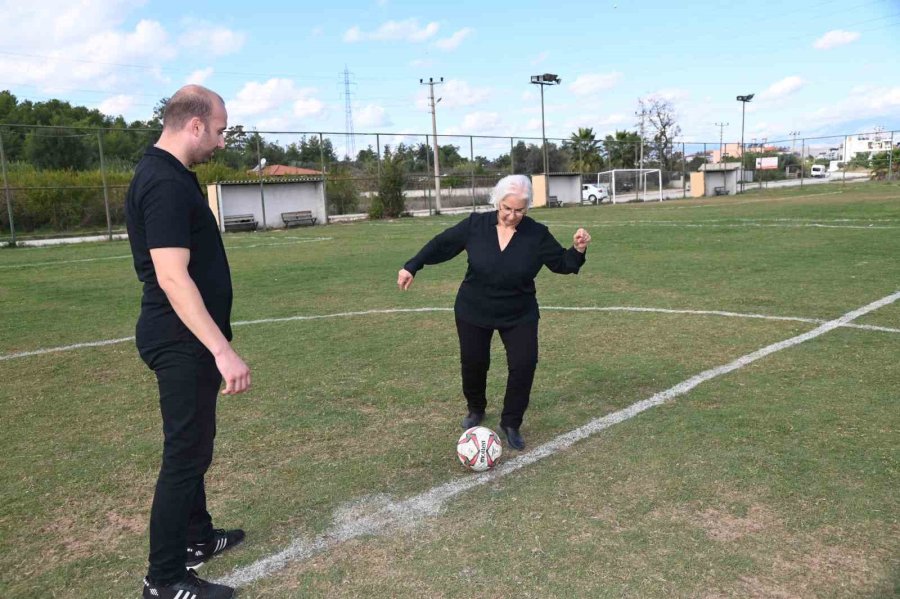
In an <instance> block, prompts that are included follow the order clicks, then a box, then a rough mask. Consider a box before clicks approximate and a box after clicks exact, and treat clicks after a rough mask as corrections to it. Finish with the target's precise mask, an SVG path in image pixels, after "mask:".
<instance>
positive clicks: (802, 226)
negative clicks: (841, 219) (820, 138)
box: [545, 221, 900, 230]
mask: <svg viewBox="0 0 900 599" xmlns="http://www.w3.org/2000/svg"><path fill="white" fill-rule="evenodd" d="M545 224H546V225H547V226H548V227H573V226H579V227H684V228H710V229H714V228H731V229H736V228H759V229H763V228H775V229H809V228H811V229H816V228H818V229H866V230H875V229H900V225H839V224H826V223H762V222H758V223H754V222H742V223H691V222H683V223H671V222H663V221H656V222H654V221H647V222H634V221H630V222H629V221H623V222H600V223H591V222H581V223H574V222H573V223H563V222H549V223H545Z"/></svg>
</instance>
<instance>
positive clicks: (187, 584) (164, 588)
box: [144, 569, 234, 599]
mask: <svg viewBox="0 0 900 599" xmlns="http://www.w3.org/2000/svg"><path fill="white" fill-rule="evenodd" d="M232 597H234V589H233V588H231V587H227V586H225V585H224V584H215V583H214V582H207V581H205V580H203V579H202V578H198V577H197V573H196V572H194V571H193V570H190V569H189V570H188V571H187V577H186V578H185V579H184V580H182V581H181V582H176V583H174V584H167V585H158V584H153V583H152V582H150V581H149V580H147V579H146V578H145V579H144V599H231V598H232Z"/></svg>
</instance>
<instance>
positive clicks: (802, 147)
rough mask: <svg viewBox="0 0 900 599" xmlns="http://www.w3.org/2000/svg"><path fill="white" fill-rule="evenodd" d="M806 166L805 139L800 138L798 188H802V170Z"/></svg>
mask: <svg viewBox="0 0 900 599" xmlns="http://www.w3.org/2000/svg"><path fill="white" fill-rule="evenodd" d="M805 166H806V139H801V140H800V189H803V171H804V167H805Z"/></svg>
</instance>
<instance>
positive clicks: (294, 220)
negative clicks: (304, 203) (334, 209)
mask: <svg viewBox="0 0 900 599" xmlns="http://www.w3.org/2000/svg"><path fill="white" fill-rule="evenodd" d="M281 220H282V221H283V222H284V226H285V227H288V228H290V227H308V226H312V225H314V224H316V217H315V216H313V215H312V211H310V210H299V211H297V212H282V213H281Z"/></svg>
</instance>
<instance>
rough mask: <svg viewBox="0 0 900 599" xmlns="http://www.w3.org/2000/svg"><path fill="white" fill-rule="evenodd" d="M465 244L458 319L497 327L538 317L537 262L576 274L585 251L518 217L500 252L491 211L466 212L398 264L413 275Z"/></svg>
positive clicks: (457, 309) (447, 258) (456, 252)
mask: <svg viewBox="0 0 900 599" xmlns="http://www.w3.org/2000/svg"><path fill="white" fill-rule="evenodd" d="M463 250H466V253H467V254H468V257H469V268H468V270H466V276H465V278H464V279H463V282H462V284H461V285H460V286H459V292H458V293H457V294H456V305H455V312H456V315H457V317H459V318H460V319H461V320H464V321H466V322H469V323H471V324H475V325H478V326H483V327H491V328H503V327H509V326H513V325H517V324H521V323H524V322H532V321H535V320H537V319H538V318H540V313H539V312H538V303H537V298H536V297H535V286H534V278H535V277H536V276H537V274H538V271H540V270H541V267H542V266H546V267H547V268H549V269H550V270H551V271H553V272H555V273H559V274H577V273H578V270H579V269H580V268H581V266H582V265H583V264H584V262H585V255H584V254H582V253H581V252H579V251H578V250H576V249H575V248H574V247H571V248H569V249H564V248H563V247H562V246H561V245H560V244H559V242H558V241H556V238H555V237H553V235H552V234H551V233H550V229H548V228H547V226H546V225H543V224H541V223H538V222H536V221H535V220H534V219H532V218H529V217H527V216H526V217H524V218H523V219H522V221H521V222H520V223H519V225H518V226H517V227H516V232H515V234H513V236H512V239H511V240H510V242H509V244H508V245H507V246H506V249H504V250H503V251H502V252H501V251H500V243H499V240H498V239H497V212H496V211H493V212H482V213H472V214H471V215H470V216H469V217H468V218H466V219H465V220H463V221H461V222H460V223H459V224H457V225H455V226H453V227H450V228H449V229H447V230H446V231H444V232H443V233H440V234H439V235H437V236H436V237H435V238H434V239H432V240H431V241H429V242H428V243H427V244H425V247H423V248H422V250H421V251H420V252H419V253H418V254H416V255H415V257H414V258H412V260H410V261H409V262H407V263H406V264H405V265H404V268H405V269H406V270H408V271H409V272H410V273H412V274H413V275H415V274H416V273H417V272H418V271H420V270H421V269H422V267H424V266H425V265H426V264H440V263H441V262H446V261H447V260H450V259H452V258H454V257H455V256H457V255H458V254H459V253H460V252H462V251H463Z"/></svg>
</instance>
